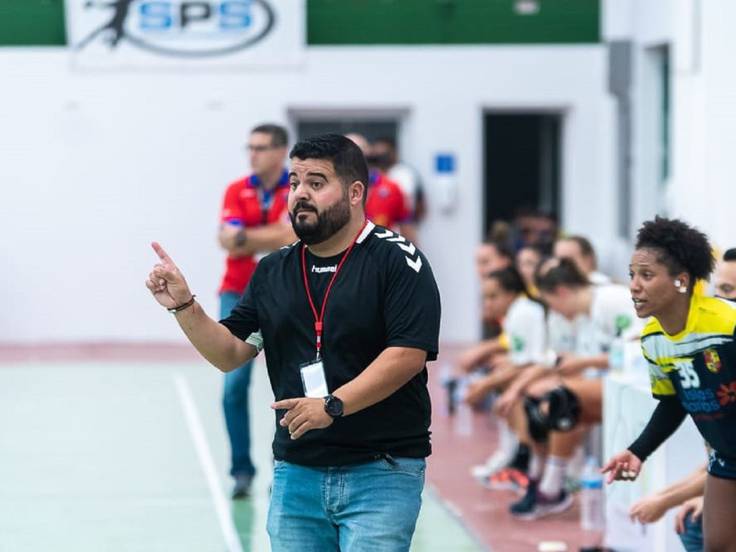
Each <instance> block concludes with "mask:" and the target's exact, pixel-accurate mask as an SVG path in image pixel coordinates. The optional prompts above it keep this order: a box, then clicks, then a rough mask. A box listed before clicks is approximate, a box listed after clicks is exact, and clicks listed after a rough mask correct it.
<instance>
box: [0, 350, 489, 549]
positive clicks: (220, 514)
mask: <svg viewBox="0 0 736 552" xmlns="http://www.w3.org/2000/svg"><path fill="white" fill-rule="evenodd" d="M221 386H222V376H221V375H220V374H219V373H218V372H217V371H216V370H215V369H214V368H212V367H211V366H209V365H207V364H205V363H204V362H192V361H185V362H171V363H151V362H91V361H90V362H76V361H75V362H66V363H28V362H23V363H20V362H19V363H10V364H8V363H6V364H0V482H1V483H0V552H39V551H54V552H66V551H74V552H86V551H89V552H100V551H105V552H117V551H120V552H123V551H125V552H130V551H135V552H139V551H140V552H148V551H151V552H152V551H166V552H172V551H174V552H175V551H196V552H208V551H213V552H214V551H216V552H222V551H227V552H239V551H241V550H243V551H248V550H253V551H268V550H269V546H268V537H267V535H266V531H265V520H266V512H267V508H268V487H269V483H270V465H271V452H270V439H271V432H272V427H273V417H272V413H271V410H270V408H269V404H270V402H271V400H272V395H271V391H270V388H269V386H268V382H267V377H266V372H265V367H264V366H263V365H259V366H256V367H255V369H254V372H253V383H252V386H251V404H252V408H251V412H252V421H251V428H252V432H253V446H254V458H255V461H256V465H257V467H258V469H259V475H258V477H257V479H256V481H255V484H254V488H253V493H252V494H253V496H252V497H251V498H250V499H249V500H246V501H238V502H232V501H230V500H229V499H228V492H229V489H230V485H231V482H230V479H229V476H228V475H227V474H228V461H227V440H226V435H225V430H224V422H223V421H222V414H221V410H220V391H221ZM412 550H413V551H416V552H423V551H436V552H440V551H442V552H446V551H458V552H466V551H467V552H473V551H477V550H481V548H480V547H479V546H478V544H477V543H476V541H474V540H473V538H472V537H471V536H470V535H469V534H468V533H467V532H466V531H465V530H464V529H463V527H462V526H461V525H460V524H459V523H458V522H457V520H456V519H455V517H454V516H453V515H451V514H450V513H449V511H448V510H447V509H445V507H444V506H443V505H442V504H441V503H440V502H439V500H438V499H437V498H436V495H435V494H434V492H433V491H432V489H431V488H427V489H426V490H425V496H424V506H423V508H422V513H421V516H420V518H419V524H418V527H417V532H416V534H415V536H414V544H413V546H412Z"/></svg>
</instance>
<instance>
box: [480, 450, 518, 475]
mask: <svg viewBox="0 0 736 552" xmlns="http://www.w3.org/2000/svg"><path fill="white" fill-rule="evenodd" d="M511 460H512V458H510V457H509V456H508V454H506V453H505V452H503V451H501V450H497V451H496V452H494V453H493V454H492V455H491V456H490V457H489V458H488V460H486V461H485V463H483V464H478V465H477V466H473V467H472V468H470V473H471V474H472V475H473V477H475V478H476V479H477V480H478V481H481V482H482V481H483V480H484V479H487V478H489V477H490V476H491V475H493V474H494V473H496V472H497V471H499V470H502V469H504V468H505V467H506V466H508V464H509V462H510V461H511Z"/></svg>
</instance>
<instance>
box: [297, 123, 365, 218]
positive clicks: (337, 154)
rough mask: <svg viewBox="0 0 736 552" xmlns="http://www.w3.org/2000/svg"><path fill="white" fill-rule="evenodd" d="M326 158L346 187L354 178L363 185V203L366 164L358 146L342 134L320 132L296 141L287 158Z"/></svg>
mask: <svg viewBox="0 0 736 552" xmlns="http://www.w3.org/2000/svg"><path fill="white" fill-rule="evenodd" d="M295 157H297V158H299V159H327V160H328V161H331V162H332V165H333V166H334V168H335V174H336V175H337V177H338V178H339V179H340V180H341V182H342V183H343V186H344V187H345V188H347V187H348V186H349V185H350V184H352V183H353V182H355V181H356V180H357V181H359V182H362V183H363V185H364V186H365V191H364V192H363V205H365V200H366V196H367V195H368V165H367V164H366V162H365V157H364V156H363V152H362V151H361V150H360V148H359V147H358V146H357V145H355V142H353V141H352V140H350V139H349V138H345V136H343V135H342V134H320V135H318V136H310V137H309V138H305V139H304V140H302V141H300V142H297V143H296V144H295V145H294V147H293V148H291V152H289V159H293V158H295Z"/></svg>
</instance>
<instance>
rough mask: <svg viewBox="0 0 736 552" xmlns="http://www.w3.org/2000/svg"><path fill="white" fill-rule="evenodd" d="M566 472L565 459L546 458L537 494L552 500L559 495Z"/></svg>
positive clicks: (556, 457) (557, 457)
mask: <svg viewBox="0 0 736 552" xmlns="http://www.w3.org/2000/svg"><path fill="white" fill-rule="evenodd" d="M566 471H567V458H561V457H559V456H550V457H548V458H547V464H546V465H545V467H544V477H543V478H542V482H541V483H540V484H539V492H540V493H542V494H543V495H545V496H547V497H550V498H554V497H556V496H557V495H559V494H560V491H561V490H562V482H563V481H564V478H565V473H566Z"/></svg>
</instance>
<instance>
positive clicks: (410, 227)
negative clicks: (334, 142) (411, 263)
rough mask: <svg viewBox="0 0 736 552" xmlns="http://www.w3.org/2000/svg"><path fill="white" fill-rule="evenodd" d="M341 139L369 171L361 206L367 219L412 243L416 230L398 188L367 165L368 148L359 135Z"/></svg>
mask: <svg viewBox="0 0 736 552" xmlns="http://www.w3.org/2000/svg"><path fill="white" fill-rule="evenodd" d="M345 137H346V138H348V139H350V140H352V141H353V142H354V143H355V144H356V145H357V146H358V147H359V148H360V149H361V151H362V152H363V155H364V156H365V157H366V160H367V161H368V166H369V168H370V172H369V182H368V198H367V199H366V203H365V214H366V217H367V218H368V220H370V221H371V222H373V223H375V224H377V225H378V226H385V227H386V228H390V229H391V230H396V231H398V232H399V233H400V234H401V235H402V236H404V237H405V238H406V239H408V240H409V241H411V242H416V229H415V226H414V224H413V221H412V217H411V212H410V211H409V208H408V204H407V198H406V197H405V196H404V192H403V191H402V190H401V187H400V186H399V185H398V184H397V183H396V182H394V181H393V180H391V179H389V178H388V177H387V176H386V174H385V173H384V172H383V171H381V170H380V169H379V168H378V167H377V166H375V165H374V164H373V163H371V160H372V156H371V146H370V144H368V141H367V140H366V139H365V138H364V137H363V136H362V135H360V134H355V133H351V134H347V135H346V136H345Z"/></svg>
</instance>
